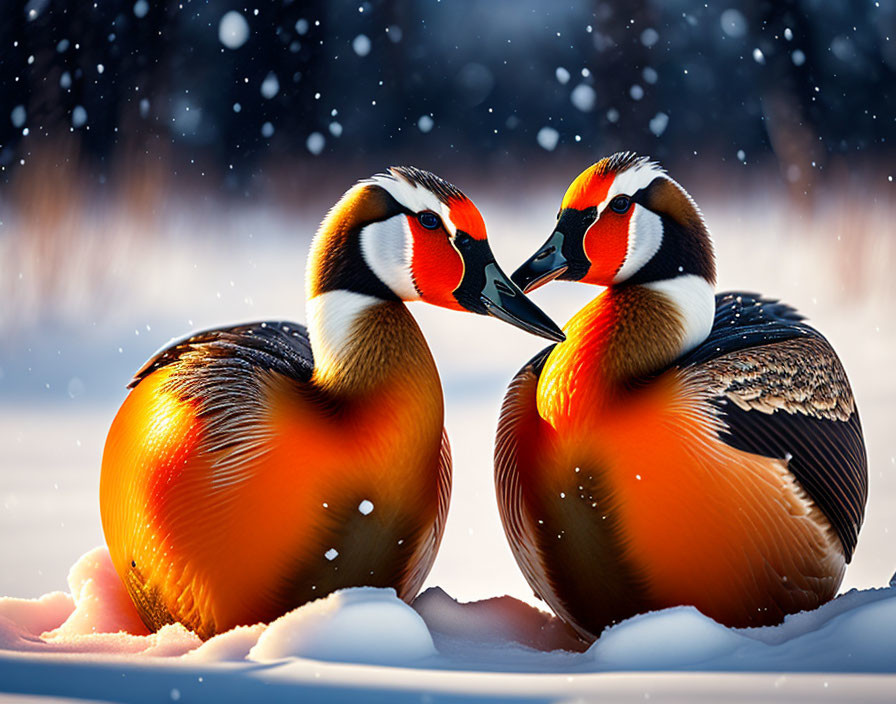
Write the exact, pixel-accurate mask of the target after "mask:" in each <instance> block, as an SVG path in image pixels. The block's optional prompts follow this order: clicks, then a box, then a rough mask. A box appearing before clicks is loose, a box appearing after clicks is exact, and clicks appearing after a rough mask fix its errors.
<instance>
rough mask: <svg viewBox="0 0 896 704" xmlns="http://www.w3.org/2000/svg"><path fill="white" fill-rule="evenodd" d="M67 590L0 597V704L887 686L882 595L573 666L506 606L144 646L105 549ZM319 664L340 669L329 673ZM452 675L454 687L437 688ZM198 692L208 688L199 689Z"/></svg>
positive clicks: (349, 602) (319, 614) (649, 631)
mask: <svg viewBox="0 0 896 704" xmlns="http://www.w3.org/2000/svg"><path fill="white" fill-rule="evenodd" d="M68 581H69V589H70V593H68V594H65V593H62V592H54V593H50V594H45V595H44V596H42V597H40V598H39V599H15V598H10V597H3V598H0V691H9V692H28V693H33V694H45V695H59V694H65V695H66V696H76V697H79V698H87V697H89V698H94V699H113V700H117V701H135V702H142V701H157V700H158V694H157V691H158V685H157V686H156V687H154V688H144V687H141V686H137V687H135V686H134V681H135V680H137V681H138V682H139V681H140V680H141V678H144V679H145V677H146V676H147V675H148V674H151V673H153V672H154V673H156V676H157V679H158V681H159V682H170V683H171V685H170V692H169V694H170V695H171V698H172V699H175V700H176V699H178V698H179V697H180V695H181V694H183V692H184V689H183V687H184V680H185V679H186V680H187V682H186V684H187V686H188V687H189V688H190V689H191V690H196V692H195V693H194V692H192V691H191V695H194V694H195V696H191V698H193V699H197V698H198V699H199V700H202V701H206V700H220V699H227V698H230V697H234V696H236V695H235V691H234V687H236V688H237V689H238V690H239V691H241V692H243V693H245V692H246V690H247V688H248V690H249V691H251V688H252V687H254V686H256V685H260V684H267V685H269V686H273V687H272V689H271V690H270V691H269V690H267V689H266V690H265V691H266V692H268V691H269V694H265V695H264V696H265V698H270V696H272V697H273V700H277V699H278V698H280V697H281V696H284V695H285V693H281V692H280V690H279V689H277V688H276V686H275V685H283V684H285V683H289V684H292V685H293V686H295V687H300V688H304V689H307V690H308V691H309V692H311V693H313V694H314V696H315V697H316V698H319V699H322V700H328V701H341V700H343V699H344V698H346V697H348V696H349V694H350V693H347V692H346V691H345V689H344V687H345V685H346V684H347V683H351V684H352V686H354V687H356V688H357V687H363V688H364V689H363V694H364V695H365V696H368V695H371V694H376V695H379V696H388V697H394V696H400V695H409V694H410V693H411V692H413V691H415V689H417V688H420V689H422V690H423V691H432V690H440V689H441V690H445V691H444V694H445V695H446V696H448V695H450V697H449V698H458V697H459V696H461V695H463V696H468V697H469V698H471V699H479V700H483V701H491V700H493V699H495V698H503V696H508V695H513V696H515V697H525V698H531V697H533V695H534V694H535V692H534V691H533V690H531V689H529V688H528V687H526V686H522V685H521V681H520V680H519V679H517V680H516V684H515V685H514V686H510V687H509V686H506V685H505V686H504V687H503V688H501V689H498V690H497V691H496V692H491V691H490V690H489V688H488V687H485V686H484V683H483V682H482V680H481V677H480V676H477V674H476V673H483V672H490V673H504V674H509V673H523V672H527V673H541V674H544V675H549V674H554V675H556V674H565V675H567V676H568V677H569V678H570V679H572V675H585V674H588V673H594V674H596V673H607V672H624V671H669V670H688V671H700V672H707V671H721V672H750V671H765V672H790V673H793V672H826V673H837V672H840V673H848V672H851V673H891V674H892V673H896V655H894V654H896V587H894V586H891V587H889V588H884V589H867V590H863V591H855V590H854V591H851V592H849V593H847V594H845V595H843V596H841V597H839V598H837V599H835V600H834V601H832V602H830V603H829V604H826V605H825V606H822V607H821V608H819V609H817V610H815V611H814V612H810V613H802V614H796V615H793V616H790V617H788V618H787V619H786V620H785V621H784V623H783V624H781V625H780V626H775V627H766V628H753V629H732V628H726V627H724V626H722V625H719V624H718V623H716V622H715V621H712V620H711V619H709V618H707V617H706V616H703V615H702V614H700V613H699V612H698V611H697V610H696V609H694V608H693V607H678V608H673V609H667V610H664V611H660V612H655V613H648V614H643V615H640V616H636V617H634V618H632V619H629V620H628V621H625V622H623V623H620V624H618V625H616V626H614V627H613V628H610V629H608V630H607V631H606V632H605V633H604V634H603V635H602V636H601V638H600V639H599V640H598V641H597V642H596V643H594V644H593V645H592V646H591V647H589V648H588V649H587V650H585V651H584V652H581V650H582V646H581V644H578V643H577V641H576V640H575V639H574V638H573V637H572V636H571V635H570V633H569V632H568V631H567V630H566V629H565V627H564V626H563V625H562V624H561V623H560V622H559V621H558V620H557V619H556V618H555V617H553V616H550V615H549V614H546V613H544V612H541V611H539V610H537V609H535V608H534V607H532V606H530V605H528V604H525V603H523V602H521V601H518V600H516V599H513V598H511V597H500V598H494V599H489V600H486V601H480V602H473V603H467V604H462V603H458V602H457V601H455V600H454V599H452V598H451V597H450V596H448V595H447V594H446V593H445V592H444V591H442V590H441V589H438V588H432V589H429V590H427V591H426V592H424V593H423V594H422V595H420V596H419V597H418V598H417V600H416V601H415V603H414V606H413V608H412V607H411V606H408V605H407V604H406V603H404V602H403V601H401V600H400V599H398V598H397V596H396V595H395V591H394V590H392V589H375V588H372V587H363V588H356V589H345V590H342V591H339V592H335V593H333V594H330V595H329V596H327V597H325V598H322V599H319V600H317V601H314V602H311V603H309V604H306V605H304V606H302V607H300V608H297V609H295V610H293V611H291V612H290V613H288V614H285V615H284V616H281V617H280V618H278V619H277V620H275V621H273V622H272V623H270V624H256V625H254V626H241V627H238V628H234V629H233V630H231V631H228V632H226V633H222V634H219V635H217V636H215V637H214V638H211V639H209V640H208V641H206V642H204V643H203V642H202V641H201V640H200V639H199V638H198V637H197V636H196V635H195V634H194V633H192V632H190V631H188V630H187V629H186V628H185V627H184V626H182V625H181V624H171V625H167V626H165V627H163V628H162V629H160V630H159V631H158V632H156V633H147V631H146V629H145V628H144V626H143V625H142V623H141V622H140V619H139V618H138V616H137V613H136V611H135V610H134V607H133V606H132V604H131V601H130V599H129V597H128V595H127V593H126V591H125V589H124V586H123V585H122V583H121V581H120V580H119V579H118V576H117V574H116V573H115V570H114V568H113V567H112V562H111V559H110V557H109V553H108V550H107V549H106V548H104V547H102V548H96V549H94V550H92V551H90V552H88V553H87V554H85V555H83V556H82V557H81V558H80V559H79V560H78V562H77V563H76V564H75V565H74V566H73V567H72V569H71V571H70V573H69V578H68ZM564 648H565V649H564ZM63 655H64V656H66V657H64V658H63V657H61V656H63ZM327 662H329V663H341V664H342V666H340V667H337V669H336V670H328V669H326V668H327V666H326V663H327ZM348 665H352V666H354V667H353V668H351V669H346V667H345V666H348ZM408 670H416V671H418V674H417V675H416V676H409V674H408ZM458 672H460V673H465V674H463V675H461V680H460V684H461V685H462V686H458V681H457V677H458V675H456V674H455V675H450V674H449V673H458ZM113 673H114V674H113ZM199 673H201V674H199ZM321 673H326V675H327V676H325V677H323V678H322V675H321ZM349 673H350V674H349ZM336 675H339V676H338V677H337V676H336ZM827 677H833V675H831V674H828V675H827ZM32 678H33V679H32ZM206 678H209V686H208V687H205V688H202V687H197V686H196V685H197V684H199V683H204V681H205V680H206ZM346 678H347V679H346ZM464 678H465V679H464ZM123 680H126V681H123ZM321 680H322V681H321ZM872 680H873V678H872ZM337 681H338V682H340V684H341V685H342V686H343V689H340V688H337V687H336V686H335V683H336V682H337ZM860 681H862V682H865V683H866V684H867V682H868V681H869V680H867V679H866V680H860ZM399 682H401V684H398V683H399ZM536 682H537V680H536ZM542 684H544V683H543V682H542ZM752 684H753V686H756V684H757V683H756V682H753V683H752ZM891 684H892V682H891ZM164 686H168V685H167V684H166V685H164ZM537 689H538V688H536V690H537ZM175 690H176V691H177V694H172V693H173V692H174V691H175ZM188 691H189V690H188ZM287 691H289V690H287ZM354 693H355V695H356V696H358V695H359V691H358V690H357V689H355V692H354ZM499 694H500V695H501V696H498V695H499ZM269 695H270V696H269ZM872 695H874V691H873V690H872V691H870V692H869V697H868V699H867V700H869V701H870V700H872V699H873V698H874V696H872ZM253 696H255V695H253Z"/></svg>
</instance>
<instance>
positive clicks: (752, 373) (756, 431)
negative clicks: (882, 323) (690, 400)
mask: <svg viewBox="0 0 896 704" xmlns="http://www.w3.org/2000/svg"><path fill="white" fill-rule="evenodd" d="M801 321H802V317H801V316H799V314H798V313H796V311H795V310H793V309H792V308H790V307H788V306H786V305H784V304H782V303H779V302H777V301H770V300H764V299H761V298H758V297H756V296H753V295H750V294H744V293H726V294H722V295H720V296H718V297H717V299H716V319H715V324H714V326H713V329H712V332H711V333H710V336H709V337H708V338H707V340H706V341H705V342H704V343H703V344H702V345H700V346H699V347H698V348H697V349H695V350H693V351H692V352H690V353H689V354H688V355H687V356H685V357H684V358H682V359H681V360H680V361H679V362H678V366H679V367H680V368H681V369H682V371H684V372H685V373H686V374H688V375H695V376H697V377H699V381H700V383H701V384H702V385H703V386H704V387H705V388H709V389H710V393H711V403H712V404H713V406H714V407H715V408H716V409H717V410H718V415H719V418H720V420H721V421H722V424H723V427H722V429H721V431H720V438H721V439H722V440H723V441H724V442H726V443H728V444H729V445H731V446H733V447H736V448H738V449H740V450H744V451H747V452H752V453H755V454H759V455H763V456H766V457H775V458H780V459H784V460H787V461H788V467H789V469H790V471H791V472H792V473H793V475H794V477H795V478H796V480H797V481H798V482H799V484H800V486H801V487H802V488H803V489H804V490H805V492H806V494H808V496H809V497H810V498H811V499H812V501H814V502H815V504H816V505H817V506H818V507H819V509H821V511H822V512H823V513H824V515H825V516H826V517H827V518H828V520H829V521H830V523H831V526H832V527H833V529H834V531H835V532H836V534H837V536H838V537H839V538H840V542H841V543H842V544H843V549H844V554H845V557H846V560H847V562H849V560H850V559H851V558H852V554H853V551H854V550H855V546H856V540H857V538H858V534H859V529H860V528H861V525H862V520H863V518H864V513H865V501H866V499H867V494H868V469H867V457H866V453H865V443H864V440H863V437H862V426H861V422H860V420H859V414H858V410H857V408H856V405H855V400H854V398H853V395H852V390H851V389H850V386H849V381H848V379H847V377H846V372H845V371H844V370H843V366H842V364H841V363H840V360H839V359H838V357H837V355H836V353H835V352H834V350H833V348H832V347H831V345H830V344H829V343H828V341H827V340H826V339H825V338H824V336H822V335H821V333H819V332H818V331H816V330H814V329H813V328H811V327H810V326H808V325H806V324H805V323H803V322H801Z"/></svg>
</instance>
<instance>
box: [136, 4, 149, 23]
mask: <svg viewBox="0 0 896 704" xmlns="http://www.w3.org/2000/svg"><path fill="white" fill-rule="evenodd" d="M147 12H149V3H148V2H147V0H137V2H135V3H134V16H135V17H137V18H138V19H142V18H144V17H146V13H147Z"/></svg>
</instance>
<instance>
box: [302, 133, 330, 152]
mask: <svg viewBox="0 0 896 704" xmlns="http://www.w3.org/2000/svg"><path fill="white" fill-rule="evenodd" d="M326 143H327V140H326V138H325V137H324V136H323V135H322V134H321V133H320V132H312V133H311V134H309V135H308V139H306V140H305V146H306V147H307V149H308V151H309V152H311V153H312V154H314V155H315V156H317V155H318V154H320V153H321V152H322V151H323V150H324V145H326Z"/></svg>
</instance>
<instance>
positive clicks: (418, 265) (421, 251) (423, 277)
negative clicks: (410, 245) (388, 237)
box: [407, 215, 481, 310]
mask: <svg viewBox="0 0 896 704" xmlns="http://www.w3.org/2000/svg"><path fill="white" fill-rule="evenodd" d="M407 218H408V224H409V226H410V228H411V234H412V236H413V238H414V254H413V257H412V259H411V273H412V274H413V277H414V283H415V284H416V286H417V290H418V291H419V292H420V297H421V298H422V299H423V300H424V301H426V302H427V303H433V304H435V305H438V306H443V307H445V308H451V309H453V310H462V308H461V306H460V304H458V302H457V300H456V299H455V298H454V296H453V295H452V294H453V292H454V291H455V289H457V287H458V286H460V282H461V280H462V279H463V278H464V261H463V259H462V258H461V256H460V252H458V251H457V250H456V249H455V248H454V246H453V245H452V244H451V241H450V239H449V238H448V233H447V232H446V231H445V229H444V228H442V227H440V228H438V229H436V230H427V229H426V228H425V227H423V226H422V225H421V224H420V223H419V222H418V221H417V218H416V217H414V216H412V215H409V216H407ZM480 219H481V218H480Z"/></svg>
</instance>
